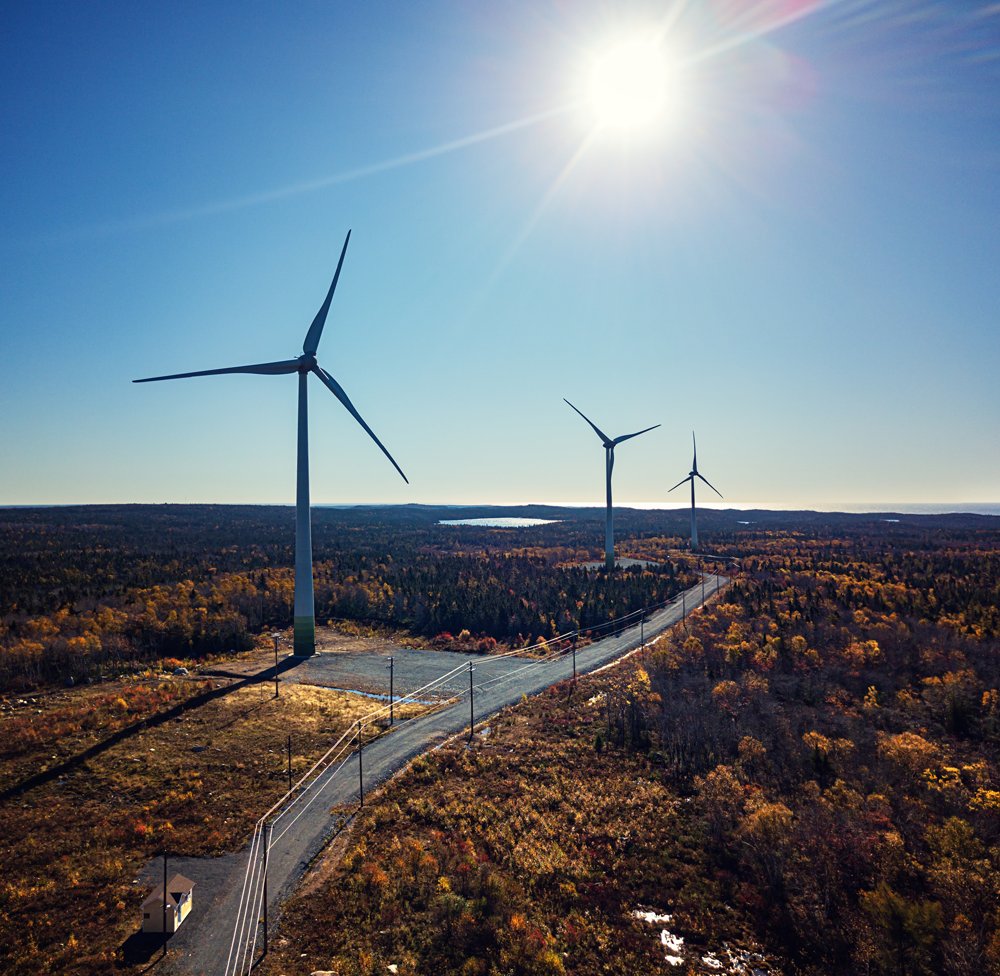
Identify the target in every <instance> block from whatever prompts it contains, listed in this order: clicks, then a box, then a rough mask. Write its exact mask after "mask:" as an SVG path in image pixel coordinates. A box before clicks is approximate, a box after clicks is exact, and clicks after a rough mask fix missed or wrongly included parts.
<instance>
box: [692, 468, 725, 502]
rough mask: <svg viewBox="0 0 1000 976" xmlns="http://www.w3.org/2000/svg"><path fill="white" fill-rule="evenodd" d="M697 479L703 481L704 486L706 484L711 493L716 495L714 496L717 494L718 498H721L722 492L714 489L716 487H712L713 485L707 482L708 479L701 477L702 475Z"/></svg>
mask: <svg viewBox="0 0 1000 976" xmlns="http://www.w3.org/2000/svg"><path fill="white" fill-rule="evenodd" d="M698 477H699V478H701V480H702V481H704V482H705V484H706V485H708V487H709V488H711V489H712V491H714V492H715V493H716V494H717V495H718V496H719V497H720V498H722V492H721V491H719V489H718V488H716V487H715V485H713V484H712V483H711V482H710V481H709V480H708V478H706V477H705V476H704V475H702V474H700V475H698Z"/></svg>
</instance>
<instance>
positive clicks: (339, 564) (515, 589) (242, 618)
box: [0, 506, 695, 691]
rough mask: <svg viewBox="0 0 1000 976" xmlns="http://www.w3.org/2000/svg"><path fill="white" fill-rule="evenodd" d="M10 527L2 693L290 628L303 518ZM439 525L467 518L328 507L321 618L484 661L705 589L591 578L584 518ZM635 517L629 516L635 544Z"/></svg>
mask: <svg viewBox="0 0 1000 976" xmlns="http://www.w3.org/2000/svg"><path fill="white" fill-rule="evenodd" d="M470 511H471V512H472V513H473V514H469V512H470ZM504 511H505V513H506V512H508V511H509V510H504ZM525 511H527V512H531V513H535V512H536V511H538V510H536V509H527V510H525ZM479 513H480V510H463V511H462V515H463V517H469V518H472V517H476V516H477V514H479ZM561 514H562V515H565V512H561ZM4 517H5V519H6V521H5V522H3V523H0V691H2V690H4V689H11V690H22V691H23V690H27V689H30V688H34V687H38V686H39V685H42V684H45V683H47V682H48V683H52V682H58V681H66V680H68V679H71V678H72V679H73V680H74V681H78V680H81V679H86V678H88V677H91V678H93V677H96V676H98V675H101V674H104V675H105V676H107V675H114V674H119V673H123V672H124V671H125V670H128V669H132V670H134V669H135V668H136V667H137V666H138V665H139V664H146V663H152V662H155V661H156V660H159V659H163V658H168V657H169V658H180V659H186V660H204V659H206V658H210V657H217V656H219V655H226V654H231V653H234V652H236V653H238V652H241V651H245V650H248V649H249V648H251V647H253V646H254V643H255V640H256V639H257V638H259V637H260V635H262V634H267V633H270V632H271V631H272V630H273V629H275V628H278V629H282V628H284V627H287V626H288V625H289V624H290V623H291V619H292V601H293V593H294V573H293V565H294V520H293V514H292V510H291V509H284V508H268V507H260V506H245V507H240V506H106V507H101V506H96V507H83V508H54V509H8V510H6V512H5V513H4ZM442 517H447V518H454V517H455V512H454V510H453V509H430V510H428V509H425V508H422V507H419V506H405V507H400V508H394V509H316V510H315V511H314V513H313V553H314V556H313V558H314V567H313V571H314V590H315V596H316V614H317V618H318V619H319V620H321V621H323V622H326V621H329V620H350V621H360V622H363V623H364V624H365V625H367V626H372V625H375V626H381V627H383V628H388V629H389V630H391V631H393V632H402V633H405V634H408V635H410V636H412V637H414V638H424V639H434V640H435V641H436V646H450V644H451V643H452V638H451V635H452V634H454V635H459V634H461V633H462V632H463V631H467V632H468V633H469V635H470V637H473V638H474V640H473V641H472V644H471V646H472V648H475V649H478V650H480V651H488V650H491V649H495V648H496V647H497V646H500V647H516V646H524V645H527V644H531V643H532V642H533V641H536V640H539V639H542V638H545V639H548V638H550V637H552V636H555V635H556V634H558V633H567V632H569V631H573V630H580V631H583V632H586V631H587V630H588V629H589V628H591V627H596V626H598V625H601V624H605V623H607V622H609V621H614V620H616V619H621V618H622V617H624V616H626V615H628V614H629V613H632V612H634V611H637V610H639V609H641V608H642V607H649V606H654V605H656V604H659V603H662V602H664V601H666V600H669V599H670V598H671V597H672V596H674V595H675V594H676V593H677V592H679V591H680V589H682V588H683V587H684V586H686V585H690V584H691V582H693V580H694V579H695V577H694V576H693V575H692V573H691V570H690V567H688V566H687V563H686V562H685V560H684V558H683V557H681V558H678V557H677V555H676V554H675V556H674V557H673V558H667V557H666V555H665V554H664V556H663V558H662V562H661V564H659V565H655V566H648V567H646V568H641V567H637V568H632V569H626V570H623V571H619V572H616V573H615V574H612V575H610V576H609V575H608V574H607V573H604V572H600V571H598V572H594V571H588V570H586V569H584V568H581V565H582V564H583V563H585V562H587V561H588V560H598V559H599V558H600V557H601V556H602V549H601V548H600V541H601V536H602V531H601V530H602V526H600V525H599V524H598V520H597V518H595V517H594V516H593V515H592V514H588V513H586V512H584V513H583V514H582V515H577V516H576V517H575V518H574V520H573V521H565V520H563V521H559V522H553V523H551V524H549V525H541V526H535V527H531V528H525V529H499V528H484V527H479V526H442V525H439V524H438V523H439V521H440V519H441V518H442ZM539 517H541V516H539ZM629 518H630V517H629V516H626V518H623V519H621V520H620V521H621V522H622V523H623V529H624V530H625V531H626V532H627V529H628V525H629ZM645 521H646V522H648V521H649V520H648V519H646V520H645ZM636 534H637V535H638V536H641V535H649V534H650V533H649V530H647V531H646V532H643V531H642V530H639V531H638V532H637V533H636ZM595 540H596V541H597V544H596V545H595ZM657 540H658V544H659V545H661V547H668V546H669V547H673V548H674V549H676V548H677V547H678V546H679V545H680V539H679V538H670V539H667V538H664V537H662V536H658V537H657ZM625 544H626V545H627V537H626V540H625ZM621 551H622V552H625V550H621Z"/></svg>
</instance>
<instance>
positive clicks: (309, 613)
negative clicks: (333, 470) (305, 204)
mask: <svg viewBox="0 0 1000 976" xmlns="http://www.w3.org/2000/svg"><path fill="white" fill-rule="evenodd" d="M350 239H351V232H350V231H348V232H347V239H346V240H345V241H344V249H343V250H342V251H341V252H340V260H339V261H338V262H337V270H336V272H335V273H334V276H333V283H332V284H331V285H330V290H329V292H327V296H326V301H324V302H323V304H322V306H321V307H320V310H319V311H318V312H317V313H316V318H314V319H313V322H312V325H310V326H309V331H308V332H307V333H306V339H305V342H303V343H302V355H301V356H299V357H298V359H285V360H282V361H281V362H275V363H258V364H256V365H253V366H229V367H227V368H225V369H203V370H199V371H198V372H197V373H173V374H171V375H170V376H150V377H147V378H146V379H141V380H133V381H132V382H133V383H154V382H156V381H157V380H179V379H184V378H186V377H188V376H216V375H218V374H220V373H263V374H265V375H268V376H271V375H277V374H280V373H298V374H299V433H298V462H297V467H296V484H295V609H294V621H295V630H294V633H295V636H294V641H293V652H294V654H295V655H296V657H308V656H309V655H311V654H314V653H315V652H316V612H315V608H314V604H313V573H312V523H311V520H310V512H309V410H308V405H307V400H306V377H307V376H308V375H309V374H310V373H314V374H315V375H316V376H318V377H319V378H320V380H321V381H322V382H323V384H324V385H325V386H326V387H327V388H328V389H329V390H330V392H331V393H332V394H333V395H334V396H335V397H336V398H337V399H338V400H339V401H340V402H341V403H342V404H343V405H344V406H345V407H347V409H348V411H349V412H350V414H351V415H352V416H353V417H354V419H355V420H356V421H357V422H358V423H359V424H361V426H362V427H364V429H365V430H366V431H367V432H368V435H369V436H370V437H371V439H372V440H373V441H375V443H376V444H378V446H379V447H380V448H381V449H382V453H383V454H384V455H385V456H386V457H387V458H388V459H389V460H390V461H392V465H393V467H394V468H395V469H396V470H397V471H398V472H399V473H400V475H402V477H403V481H406V483H407V484H409V481H408V480H407V477H406V475H405V474H403V471H402V469H401V468H400V466H399V465H398V464H396V462H395V461H394V460H393V458H392V455H391V454H390V453H389V452H388V451H387V450H386V449H385V446H384V445H383V444H382V442H381V441H380V440H379V439H378V438H377V437H376V436H375V434H374V432H373V431H372V429H371V427H369V426H368V424H366V423H365V422H364V420H363V419H362V417H361V414H359V413H358V411H357V410H355V409H354V404H353V403H351V401H350V399H349V398H348V396H347V394H346V393H345V392H344V390H343V388H342V387H341V385H340V384H339V383H338V382H337V381H336V380H335V379H334V378H333V377H332V376H331V375H330V374H329V373H328V372H326V370H324V369H323V367H322V366H320V365H319V363H317V362H316V350H317V349H318V348H319V340H320V337H321V336H322V335H323V326H324V325H325V324H326V316H327V312H329V310H330V301H331V299H332V298H333V292H334V290H335V289H336V287H337V279H338V278H339V277H340V269H341V267H342V266H343V263H344V255H345V254H346V253H347V243H348V241H350Z"/></svg>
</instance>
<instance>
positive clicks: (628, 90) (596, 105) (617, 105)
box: [588, 40, 668, 130]
mask: <svg viewBox="0 0 1000 976" xmlns="http://www.w3.org/2000/svg"><path fill="white" fill-rule="evenodd" d="M667 75H668V70H667V62H666V60H665V58H664V56H663V52H662V50H661V48H660V47H659V45H657V44H655V43H652V42H650V41H647V40H628V41H622V42H620V43H618V44H616V45H615V46H614V47H612V48H611V49H610V50H608V51H607V52H606V53H605V54H603V55H602V56H601V57H599V58H597V59H595V61H594V63H593V65H592V67H591V71H590V85H589V92H588V94H589V103H590V108H591V111H592V112H593V114H594V116H595V118H596V120H597V122H598V124H600V125H602V126H606V127H609V128H615V129H624V130H636V129H643V128H646V127H648V126H650V125H651V124H652V123H653V122H655V121H656V119H657V118H658V117H659V116H660V115H661V113H662V111H663V108H664V105H665V104H666V100H667V80H668V78H667Z"/></svg>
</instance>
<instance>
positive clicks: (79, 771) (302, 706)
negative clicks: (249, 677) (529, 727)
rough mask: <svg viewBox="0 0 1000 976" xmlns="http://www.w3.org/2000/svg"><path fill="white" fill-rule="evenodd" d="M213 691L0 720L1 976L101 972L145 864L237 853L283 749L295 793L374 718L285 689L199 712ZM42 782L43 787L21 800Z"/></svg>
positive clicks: (140, 686)
mask: <svg viewBox="0 0 1000 976" xmlns="http://www.w3.org/2000/svg"><path fill="white" fill-rule="evenodd" d="M210 688H211V682H205V681H200V680H197V679H190V680H188V679H185V680H182V681H163V680H157V681H149V680H146V681H132V682H128V683H120V682H116V683H109V684H104V685H101V686H95V687H92V688H81V689H74V690H73V691H72V692H70V693H68V694H58V695H50V696H48V697H46V698H39V699H37V700H35V701H34V702H32V703H31V704H30V705H28V706H20V707H17V708H14V709H13V710H7V711H4V712H3V713H0V757H2V758H3V765H2V772H0V789H2V790H5V791H6V793H7V797H6V799H5V800H4V802H3V804H2V806H0V836H2V837H3V841H2V847H0V850H2V852H3V853H2V857H3V863H4V866H5V871H4V875H3V878H2V880H0V971H2V972H11V973H13V972H18V973H60V974H61V973H80V974H89V973H104V972H107V971H108V969H109V968H110V967H111V965H112V963H113V960H114V956H115V950H116V949H117V948H118V947H119V946H120V945H121V944H122V942H123V941H124V940H125V939H126V938H127V937H128V935H130V934H131V933H132V932H133V931H134V929H135V919H136V913H137V909H138V901H137V895H136V890H135V888H134V887H133V886H132V883H131V882H132V879H133V877H135V874H136V872H137V871H138V870H139V869H140V868H141V866H142V865H143V864H145V862H146V861H147V860H148V859H149V858H150V857H151V856H153V855H154V854H155V853H156V852H157V851H158V850H160V849H161V848H162V847H167V848H168V849H169V850H170V851H172V852H174V853H176V854H178V855H213V854H221V853H225V852H229V851H232V850H235V849H237V848H238V847H239V845H240V844H241V843H242V842H243V839H244V838H245V836H246V834H247V832H248V830H249V829H250V827H251V825H252V824H253V823H254V822H255V820H256V819H257V818H258V817H259V816H260V815H261V814H262V813H263V812H264V811H265V810H266V809H267V808H268V807H269V806H271V804H272V803H273V802H274V801H275V800H277V799H278V798H279V797H280V796H281V795H282V794H283V793H284V792H285V790H286V789H287V786H288V766H287V762H288V760H287V752H286V745H287V737H288V735H289V734H290V735H291V736H292V753H293V762H292V773H293V777H295V778H298V776H300V775H301V774H302V773H303V772H305V770H306V769H307V768H308V767H309V766H310V765H312V763H313V762H314V761H315V760H316V759H318V758H319V756H320V755H322V754H323V752H325V751H326V749H327V748H328V747H329V745H330V744H331V743H332V742H333V740H335V739H336V738H337V737H338V736H339V735H340V733H341V732H343V731H344V730H345V729H347V728H348V727H349V726H350V725H352V724H353V723H355V722H357V721H358V720H359V719H364V717H365V716H368V715H370V714H371V713H372V712H373V711H374V710H375V709H376V708H377V707H378V704H377V703H376V702H373V701H372V699H370V698H366V697H363V696H359V695H351V694H349V693H345V692H335V691H331V690H328V689H322V688H316V687H312V686H308V685H296V684H291V683H283V684H282V685H281V692H280V697H278V698H275V697H274V691H273V684H270V683H264V684H262V685H256V684H254V685H247V686H243V687H236V688H235V689H234V690H232V691H231V692H230V693H228V694H225V695H221V696H220V697H215V698H212V699H209V700H204V696H205V694H206V692H209V691H210ZM262 695H263V700H262ZM183 705H186V706H187V707H186V710H182V709H181V708H180V707H178V706H183ZM419 711H420V707H419V706H413V705H411V706H407V707H406V708H404V709H399V708H397V714H399V713H400V712H401V713H402V714H404V715H407V714H415V713H417V712H419ZM39 713H40V714H39ZM165 714H166V715H167V716H168V717H167V718H166V720H164V715H165ZM143 723H144V724H145V726H146V727H144V728H142V727H140V726H141V725H142V724H143ZM129 730H132V731H131V732H129ZM115 732H117V733H118V734H119V735H121V736H124V737H123V738H122V740H121V741H118V742H114V743H113V744H111V745H109V746H108V747H107V748H101V743H102V742H108V740H109V739H110V740H112V741H113V739H114V733H115ZM88 750H89V751H90V755H89V758H85V759H83V760H81V758H80V757H81V755H83V754H85V753H87V752H88ZM42 772H45V773H46V775H48V776H51V779H50V780H49V781H48V782H43V783H41V784H40V785H36V786H34V787H32V788H29V789H28V790H27V791H26V792H24V793H23V794H21V793H20V790H19V785H20V784H22V783H24V782H26V781H27V780H28V778H29V777H32V776H35V775H36V774H39V773H42ZM83 947H86V948H85V949H84V948H83Z"/></svg>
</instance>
